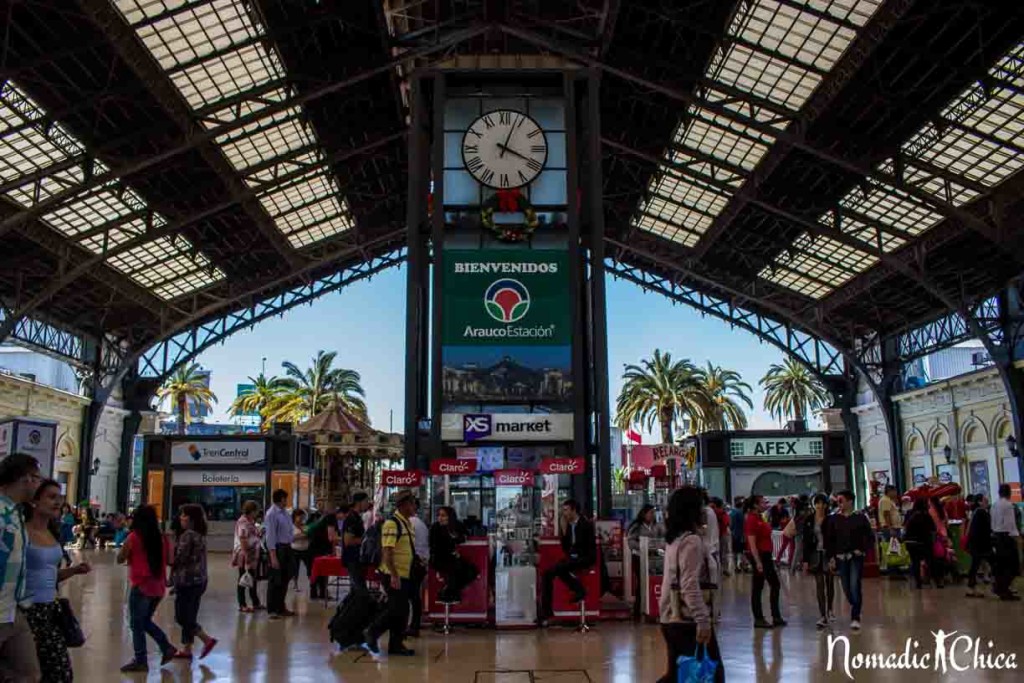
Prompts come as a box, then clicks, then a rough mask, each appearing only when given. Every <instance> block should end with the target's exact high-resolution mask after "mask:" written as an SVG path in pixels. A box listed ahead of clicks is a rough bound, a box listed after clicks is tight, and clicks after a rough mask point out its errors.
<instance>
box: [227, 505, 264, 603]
mask: <svg viewBox="0 0 1024 683" xmlns="http://www.w3.org/2000/svg"><path fill="white" fill-rule="evenodd" d="M259 508H260V506H259V503H257V502H256V501H255V500H247V501H245V502H244V503H242V516H241V517H239V518H238V520H237V521H235V540H234V545H233V547H232V550H231V566H232V567H235V568H236V569H238V611H239V612H244V613H246V614H248V613H251V612H253V611H254V610H258V609H262V607H263V606H262V605H261V604H260V595H259V590H258V585H257V584H258V583H259V581H258V579H257V568H258V567H259V559H260V538H259V532H258V531H257V530H256V513H257V512H259ZM246 575H248V577H249V578H245V577H246ZM247 590H248V591H249V599H250V601H251V602H252V607H249V606H248V605H246V604H245V592H246V591H247Z"/></svg>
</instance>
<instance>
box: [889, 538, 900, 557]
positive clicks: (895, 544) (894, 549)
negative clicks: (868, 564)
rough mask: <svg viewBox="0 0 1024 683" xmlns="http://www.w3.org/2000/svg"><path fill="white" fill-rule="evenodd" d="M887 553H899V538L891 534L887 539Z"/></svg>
mask: <svg viewBox="0 0 1024 683" xmlns="http://www.w3.org/2000/svg"><path fill="white" fill-rule="evenodd" d="M889 554H890V555H899V554H900V539H898V538H896V537H895V536H893V537H892V538H890V539H889Z"/></svg>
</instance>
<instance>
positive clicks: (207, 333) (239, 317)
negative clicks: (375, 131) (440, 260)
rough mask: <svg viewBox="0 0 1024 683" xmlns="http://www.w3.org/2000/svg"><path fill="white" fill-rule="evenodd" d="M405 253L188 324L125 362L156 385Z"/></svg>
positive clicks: (396, 252) (397, 252) (375, 259)
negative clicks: (230, 340)
mask: <svg viewBox="0 0 1024 683" xmlns="http://www.w3.org/2000/svg"><path fill="white" fill-rule="evenodd" d="M405 255H406V250H405V247H401V248H399V249H395V250H393V251H390V252H388V253H386V254H383V255H381V256H374V257H372V258H369V259H368V260H366V261H361V262H359V263H357V264H354V265H351V266H348V267H346V268H344V269H343V270H339V271H338V272H336V273H333V274H331V275H328V276H326V277H323V278H320V279H318V280H314V281H313V282H310V283H308V284H304V285H302V286H300V287H295V288H294V289H290V290H287V291H285V292H282V293H280V294H276V295H274V296H271V297H267V298H265V299H262V300H260V301H256V302H254V303H253V304H251V305H249V306H246V307H245V308H243V309H240V310H236V311H232V312H230V313H228V314H226V315H224V316H221V317H220V318H217V319H215V320H210V321H208V322H205V323H202V324H199V325H196V326H194V327H190V328H188V329H186V330H183V331H181V332H179V333H178V334H175V335H174V336H172V337H169V338H167V339H165V340H163V341H160V342H159V343H157V344H155V345H153V346H151V347H149V348H148V349H146V350H145V351H143V352H140V353H138V354H136V355H135V356H129V357H128V359H127V361H128V363H133V362H135V359H137V360H138V363H139V368H138V374H139V377H140V378H141V379H146V380H149V381H151V382H152V383H153V385H154V386H159V385H161V384H163V382H164V380H166V379H167V377H169V376H170V375H171V373H173V372H174V371H175V370H177V369H178V368H180V367H182V366H183V365H185V364H187V363H190V362H192V361H193V360H195V358H196V357H197V356H198V355H199V354H200V353H202V352H203V351H205V350H206V349H208V348H210V347H211V346H213V345H214V344H219V343H220V342H222V341H224V340H225V339H227V338H228V337H230V336H231V335H233V334H234V333H236V332H239V331H241V330H245V329H252V327H253V326H254V325H256V323H258V322H261V321H263V320H266V319H267V318H271V317H273V316H275V315H279V314H281V313H284V312H285V311H287V310H289V309H292V308H295V307H296V306H301V305H302V304H307V303H310V302H312V301H314V300H315V299H317V298H319V297H321V296H323V295H325V294H330V293H331V292H336V291H338V290H340V289H342V288H344V287H346V286H348V285H350V284H352V283H354V282H358V281H360V280H364V279H368V278H370V277H373V276H374V275H376V274H377V273H380V272H382V271H385V270H387V269H389V268H393V267H395V266H397V265H399V264H400V263H402V262H403V261H404V260H405Z"/></svg>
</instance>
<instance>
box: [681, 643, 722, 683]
mask: <svg viewBox="0 0 1024 683" xmlns="http://www.w3.org/2000/svg"><path fill="white" fill-rule="evenodd" d="M701 647H702V646H701V645H698V646H697V647H696V648H695V649H694V651H693V656H692V657H690V656H687V655H680V656H679V659H677V660H676V666H677V670H678V674H677V679H676V680H677V681H678V683H714V680H715V671H716V670H717V669H718V662H716V661H715V660H713V659H711V657H709V656H708V648H707V646H706V645H705V646H703V648H704V652H703V655H702V654H701Z"/></svg>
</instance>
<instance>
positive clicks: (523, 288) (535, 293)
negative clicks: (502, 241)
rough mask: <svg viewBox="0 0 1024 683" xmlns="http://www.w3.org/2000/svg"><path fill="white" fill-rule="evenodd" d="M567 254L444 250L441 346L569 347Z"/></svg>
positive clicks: (535, 250)
mask: <svg viewBox="0 0 1024 683" xmlns="http://www.w3.org/2000/svg"><path fill="white" fill-rule="evenodd" d="M569 285H570V282H569V256H568V252H566V251H562V250H553V249H530V250H525V249H524V250H506V249H478V250H466V249H446V250H445V251H444V291H443V302H444V303H443V306H444V308H443V310H444V322H443V324H442V328H441V343H442V344H443V345H444V346H503V347H505V346H568V345H570V344H571V343H572V299H571V296H570V287H569Z"/></svg>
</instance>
